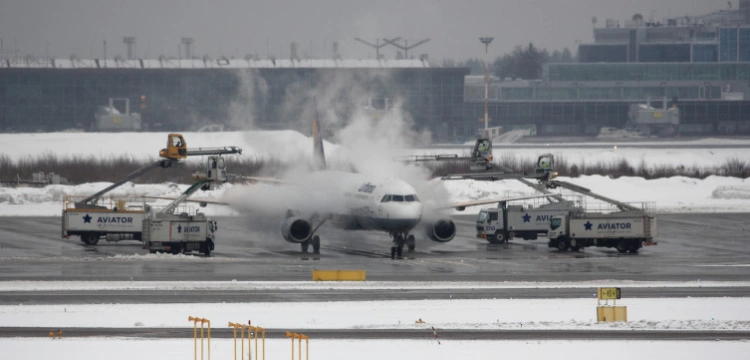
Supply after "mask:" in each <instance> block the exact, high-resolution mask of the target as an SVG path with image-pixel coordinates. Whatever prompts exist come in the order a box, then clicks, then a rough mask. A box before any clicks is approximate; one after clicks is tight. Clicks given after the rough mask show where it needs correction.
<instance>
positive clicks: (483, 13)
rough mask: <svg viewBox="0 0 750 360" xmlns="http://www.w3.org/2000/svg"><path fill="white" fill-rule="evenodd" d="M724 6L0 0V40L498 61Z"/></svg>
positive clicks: (612, 1)
mask: <svg viewBox="0 0 750 360" xmlns="http://www.w3.org/2000/svg"><path fill="white" fill-rule="evenodd" d="M732 2H734V3H735V7H736V3H737V0H733V1H732ZM726 8H727V1H726V0H462V1H458V0H453V1H448V0H433V1H425V0H370V1H343V0H257V1H252V0H201V1H197V0H184V1H177V0H172V1H166V0H0V38H2V39H3V50H4V52H5V55H6V56H7V55H8V51H9V50H11V49H13V48H15V47H16V46H17V48H18V49H19V52H20V54H21V56H23V55H25V54H33V55H35V56H45V54H48V55H49V56H51V57H63V58H67V57H70V56H71V55H72V54H76V55H78V57H80V58H91V57H94V58H101V57H102V54H103V45H102V42H103V40H106V41H107V56H108V58H112V57H113V56H114V55H117V54H119V55H121V56H125V54H126V47H125V45H124V44H123V39H122V38H123V37H124V36H135V37H136V42H137V45H136V56H137V57H141V58H158V57H159V56H160V55H166V56H170V57H171V56H177V51H178V44H179V42H180V39H181V38H182V37H191V38H193V39H194V40H195V51H194V54H197V55H203V54H208V55H210V56H212V57H214V58H216V57H218V56H219V55H225V56H227V57H232V56H236V57H240V58H242V57H244V56H245V55H247V54H254V55H258V56H260V57H262V58H265V57H266V55H267V54H268V55H270V56H276V57H288V56H289V52H290V50H289V49H290V45H289V44H290V43H291V42H297V43H298V44H299V55H300V56H303V57H308V56H311V57H314V58H323V57H326V58H327V57H330V56H331V52H332V50H331V49H332V43H333V42H334V41H338V42H339V44H340V45H339V48H340V53H341V54H342V56H344V57H345V58H366V57H367V58H374V56H375V52H374V50H373V49H372V48H369V47H367V46H366V45H364V44H361V43H358V42H356V41H354V38H355V37H360V38H362V39H365V40H367V41H370V42H375V39H377V38H392V37H398V36H400V37H402V39H406V40H408V42H409V43H410V44H413V43H415V42H416V41H419V40H421V39H427V38H429V39H430V41H429V42H428V43H426V44H424V45H422V46H420V47H418V48H416V49H415V50H414V51H413V53H412V54H413V55H418V54H422V53H426V54H428V55H429V57H430V60H431V61H433V62H439V61H441V60H442V59H444V58H450V59H456V60H463V59H467V58H471V57H482V56H483V54H484V48H483V46H482V45H481V43H480V42H479V40H478V38H479V37H480V36H493V37H495V40H494V42H493V43H492V45H491V47H490V56H491V57H494V56H497V55H500V54H503V53H505V52H508V51H510V50H512V48H513V46H515V45H518V44H526V43H528V42H534V44H536V45H539V46H541V47H544V48H548V49H550V50H554V49H563V48H565V47H569V48H571V50H574V49H575V47H576V41H582V42H584V43H587V42H592V41H593V35H592V21H591V20H592V17H594V16H595V17H596V18H597V19H598V25H597V26H602V25H603V24H604V21H605V19H607V18H612V19H615V20H619V21H620V22H623V21H624V20H626V19H629V18H630V17H631V16H632V15H633V14H635V13H641V14H643V17H644V18H645V19H649V18H650V17H652V16H653V17H654V18H655V19H657V20H660V19H662V18H664V17H669V16H672V17H675V16H685V15H701V14H705V13H708V12H711V11H713V10H720V9H726ZM402 41H403V40H402ZM266 44H268V46H267V45H266ZM396 51H397V49H396V48H394V47H392V46H388V47H384V48H383V49H382V50H381V53H382V54H383V55H385V56H386V57H387V58H393V57H394V56H395V53H396Z"/></svg>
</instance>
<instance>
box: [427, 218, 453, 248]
mask: <svg viewBox="0 0 750 360" xmlns="http://www.w3.org/2000/svg"><path fill="white" fill-rule="evenodd" d="M424 230H425V233H426V234H427V237H429V238H430V240H432V241H437V242H441V243H445V242H448V241H451V240H453V237H454V236H455V235H456V224H454V223H453V221H451V220H449V219H439V220H436V221H434V222H428V223H427V224H425V229H424Z"/></svg>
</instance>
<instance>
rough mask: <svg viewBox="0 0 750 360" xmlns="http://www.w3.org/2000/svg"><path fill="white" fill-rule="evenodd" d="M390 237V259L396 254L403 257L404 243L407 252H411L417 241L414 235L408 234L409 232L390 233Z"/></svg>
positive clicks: (400, 257)
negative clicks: (391, 242)
mask: <svg viewBox="0 0 750 360" xmlns="http://www.w3.org/2000/svg"><path fill="white" fill-rule="evenodd" d="M391 237H392V238H393V244H391V259H395V258H396V257H397V256H398V258H399V259H403V252H404V245H406V248H407V249H408V250H409V252H413V251H414V249H415V248H416V246H417V241H416V239H415V238H414V235H410V234H409V233H395V234H391Z"/></svg>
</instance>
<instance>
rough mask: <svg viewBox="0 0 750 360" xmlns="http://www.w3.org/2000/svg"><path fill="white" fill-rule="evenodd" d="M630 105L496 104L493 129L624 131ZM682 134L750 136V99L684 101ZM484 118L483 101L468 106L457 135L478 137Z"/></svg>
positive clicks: (543, 132)
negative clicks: (616, 128)
mask: <svg viewBox="0 0 750 360" xmlns="http://www.w3.org/2000/svg"><path fill="white" fill-rule="evenodd" d="M630 104H632V102H629V101H580V102H562V101H559V102H554V101H539V102H518V101H509V102H500V103H490V105H489V116H490V118H491V119H492V122H491V126H498V125H499V126H502V127H503V128H504V129H508V130H511V129H516V128H528V127H532V128H536V129H537V134H538V135H540V136H558V135H570V136H581V135H596V134H598V132H599V129H600V128H601V127H619V128H621V127H624V126H625V123H626V122H627V121H628V111H629V109H630ZM676 104H677V107H678V108H679V109H680V127H679V132H680V133H682V134H683V135H713V134H718V135H739V134H741V135H748V134H750V101H720V100H709V101H678V102H677V103H676ZM483 114H484V105H483V104H482V103H466V104H465V105H464V118H465V119H466V121H465V122H464V123H456V124H453V126H454V128H453V133H454V134H455V135H456V136H457V137H471V136H475V134H476V131H477V129H479V128H480V127H481V124H480V123H478V122H477V119H479V118H480V117H482V116H483Z"/></svg>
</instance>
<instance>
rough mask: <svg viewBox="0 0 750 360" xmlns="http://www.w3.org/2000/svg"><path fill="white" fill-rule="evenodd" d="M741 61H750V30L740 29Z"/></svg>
mask: <svg viewBox="0 0 750 360" xmlns="http://www.w3.org/2000/svg"><path fill="white" fill-rule="evenodd" d="M739 43H740V46H739V47H740V49H739V60H740V61H750V28H740V37H739Z"/></svg>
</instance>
